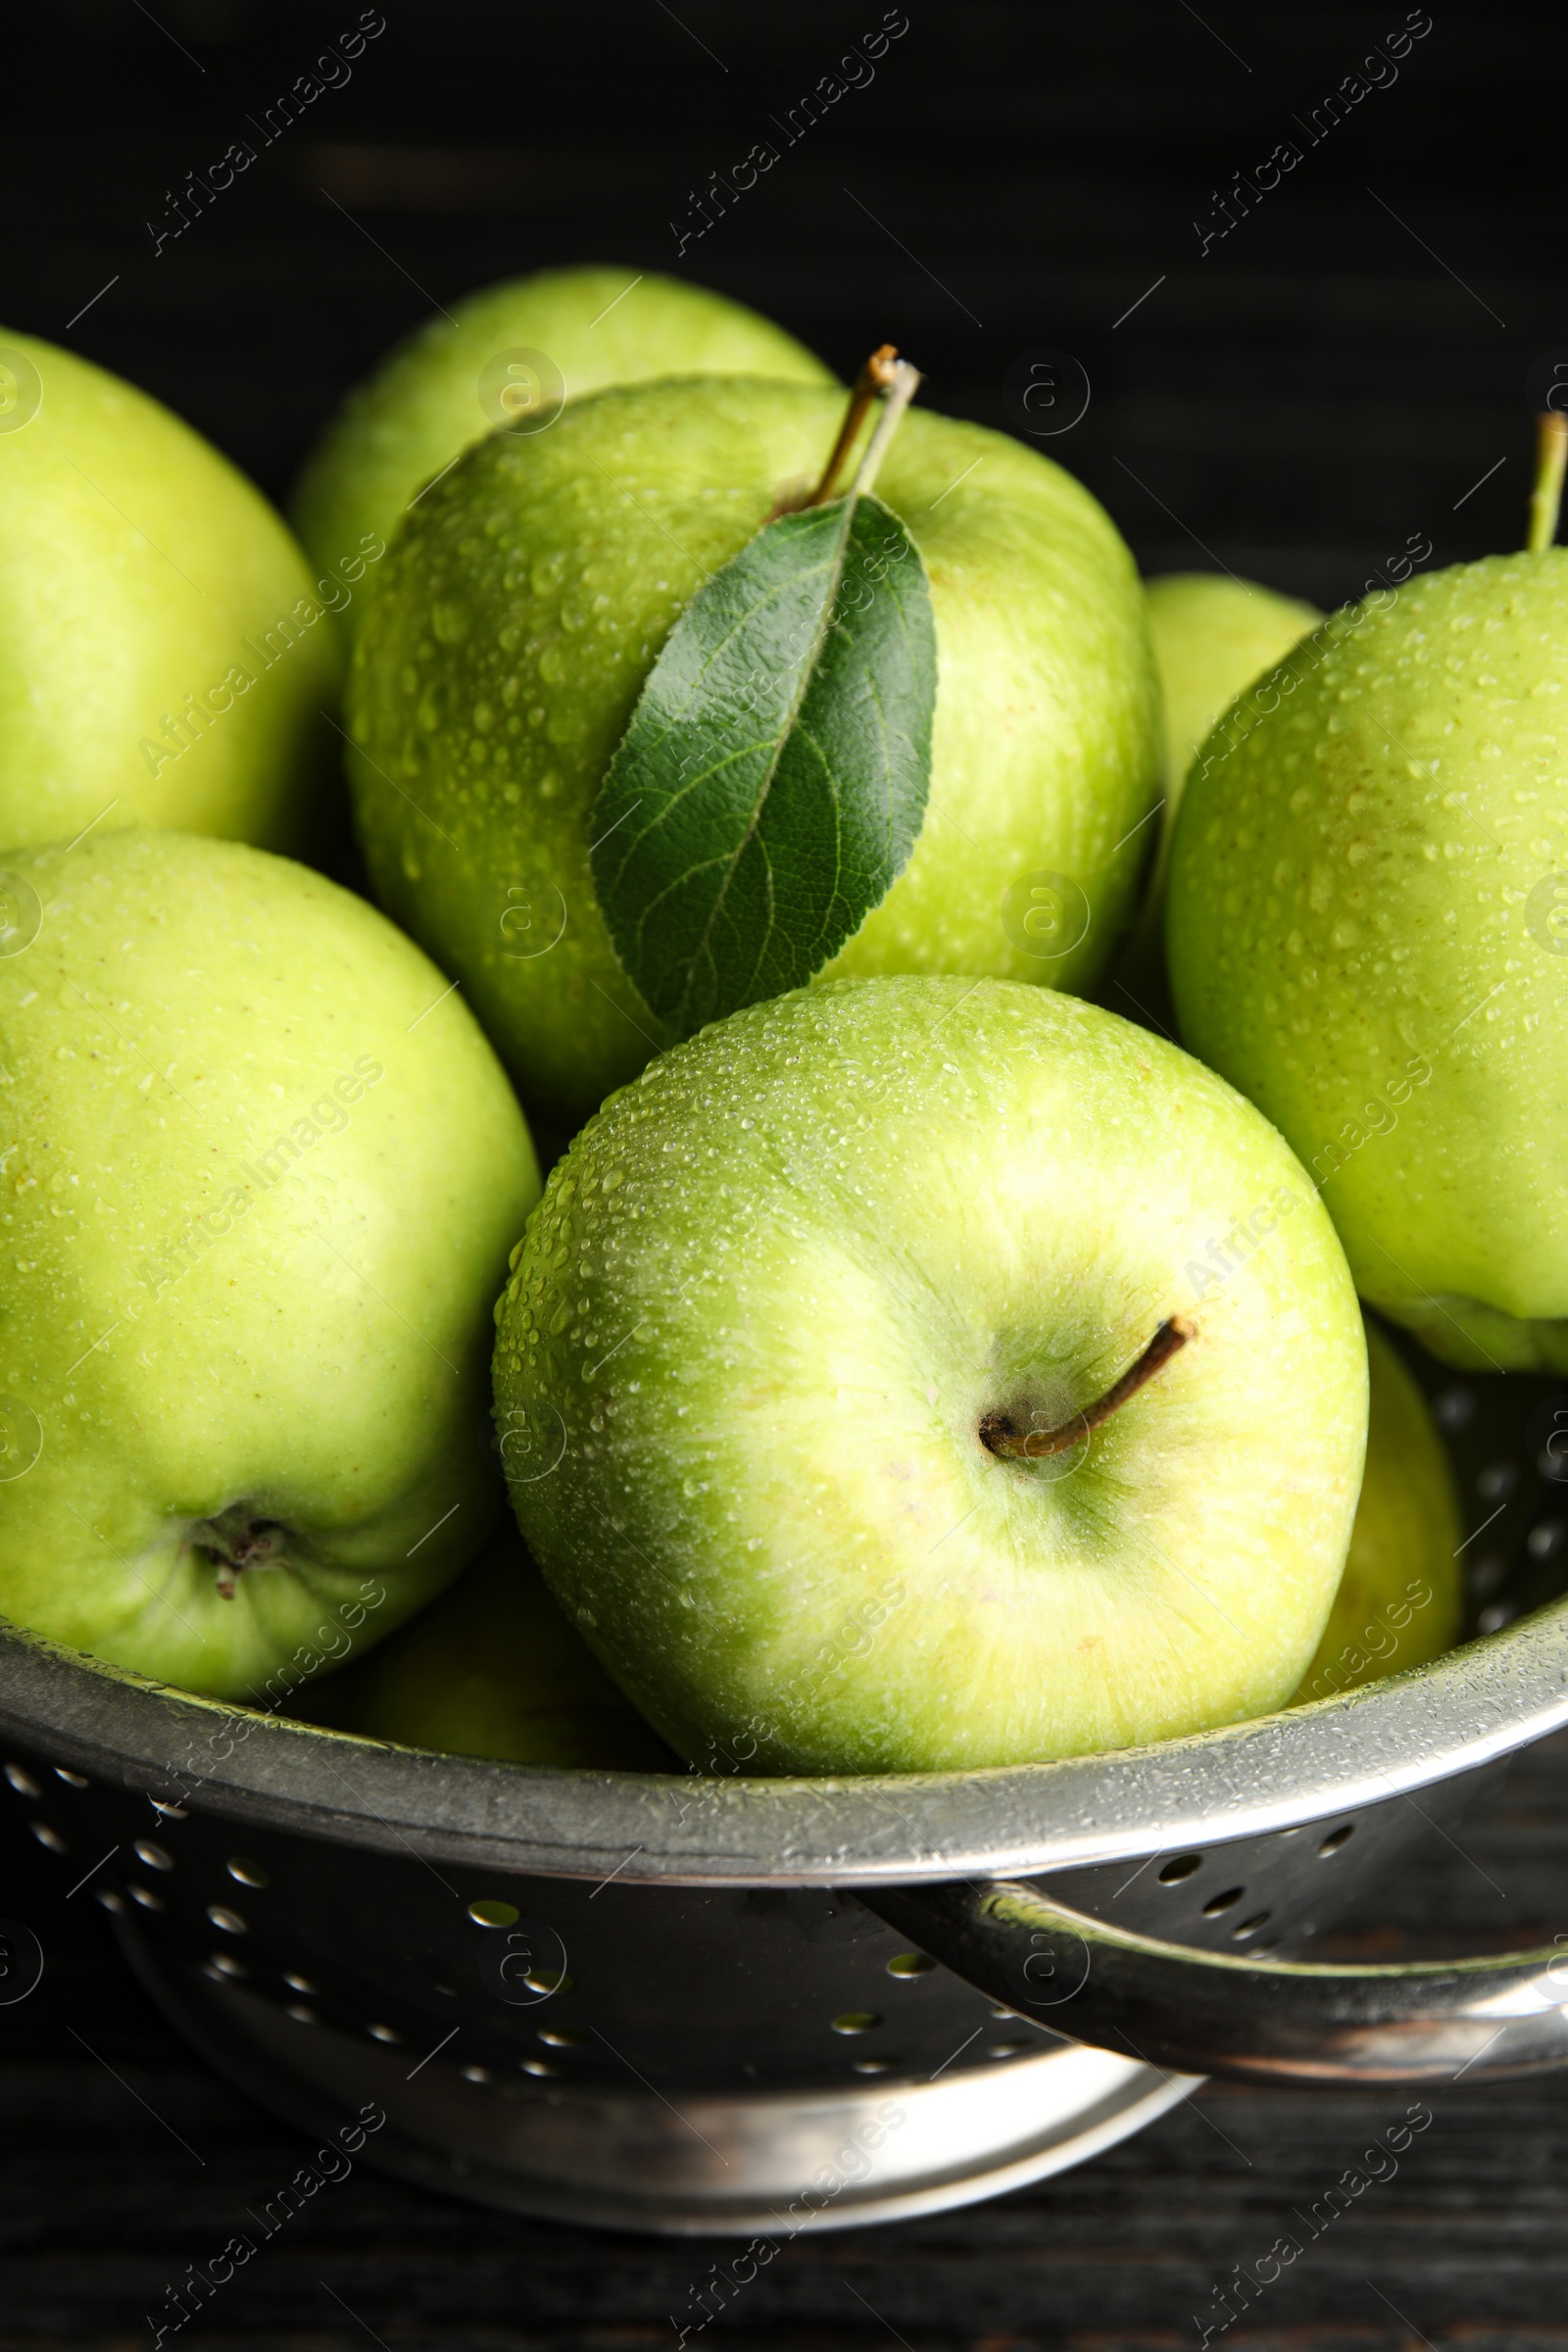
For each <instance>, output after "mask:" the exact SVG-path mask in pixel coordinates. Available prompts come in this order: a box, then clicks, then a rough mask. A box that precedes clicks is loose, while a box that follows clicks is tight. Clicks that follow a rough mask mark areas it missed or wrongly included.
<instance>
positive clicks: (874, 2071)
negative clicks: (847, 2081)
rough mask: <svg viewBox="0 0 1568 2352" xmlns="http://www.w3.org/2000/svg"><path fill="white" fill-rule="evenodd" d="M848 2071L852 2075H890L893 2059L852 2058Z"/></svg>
mask: <svg viewBox="0 0 1568 2352" xmlns="http://www.w3.org/2000/svg"><path fill="white" fill-rule="evenodd" d="M850 2072H851V2074H852V2075H890V2074H891V2073H892V2072H893V2061H892V2059H891V2058H853V2059H852V2060H851V2061H850Z"/></svg>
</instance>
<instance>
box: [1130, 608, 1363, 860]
mask: <svg viewBox="0 0 1568 2352" xmlns="http://www.w3.org/2000/svg"><path fill="white" fill-rule="evenodd" d="M1148 596H1149V626H1150V630H1151V633H1152V636H1153V640H1154V662H1155V666H1156V667H1157V669H1158V671H1159V687H1160V694H1161V696H1162V697H1163V700H1164V706H1165V775H1166V802H1165V809H1164V816H1165V830H1166V832H1167V835H1168V832H1169V828H1170V826H1171V825H1172V824H1173V823H1174V822H1175V817H1176V810H1177V809H1178V808H1179V807H1180V805H1181V794H1182V786H1183V784H1184V783H1185V782H1186V780H1187V770H1188V769H1189V767H1191V765H1192V763H1193V755H1194V753H1195V752H1196V751H1197V750H1198V747H1199V745H1200V744H1201V742H1202V740H1203V738H1204V736H1205V735H1206V734H1207V733H1208V731H1209V729H1210V728H1211V727H1212V726H1213V724H1214V721H1215V720H1216V719H1217V718H1218V717H1219V716H1220V713H1221V712H1222V711H1224V710H1225V708H1226V706H1227V705H1228V704H1230V703H1233V702H1234V701H1235V699H1236V697H1237V696H1238V695H1239V694H1240V693H1241V692H1242V690H1243V688H1244V687H1247V686H1250V684H1251V682H1252V680H1253V679H1254V678H1255V677H1259V676H1261V674H1262V672H1263V671H1264V670H1265V669H1272V668H1273V666H1274V664H1275V663H1276V662H1279V661H1281V660H1282V659H1283V657H1284V656H1285V655H1286V654H1288V653H1289V652H1290V650H1291V648H1292V646H1293V645H1296V644H1298V643H1299V640H1300V639H1301V638H1302V637H1304V636H1305V635H1306V632H1307V630H1308V629H1312V628H1316V626H1317V624H1318V622H1319V621H1320V620H1321V619H1322V617H1323V615H1322V613H1320V612H1319V611H1318V609H1317V607H1316V606H1315V605H1308V604H1304V603H1302V601H1301V600H1300V598H1299V597H1295V596H1281V595H1279V594H1278V593H1277V591H1276V590H1274V589H1272V588H1264V587H1261V586H1260V585H1259V584H1258V582H1257V581H1256V580H1239V579H1236V578H1234V577H1233V576H1232V574H1231V573H1229V572H1217V571H1171V572H1166V573H1165V574H1164V575H1163V576H1162V577H1160V578H1158V579H1153V580H1151V581H1150V582H1149V584H1148Z"/></svg>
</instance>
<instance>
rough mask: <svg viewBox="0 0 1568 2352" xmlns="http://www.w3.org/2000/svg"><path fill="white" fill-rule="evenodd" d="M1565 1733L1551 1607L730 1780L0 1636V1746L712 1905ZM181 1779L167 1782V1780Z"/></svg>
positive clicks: (1469, 1757)
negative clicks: (295, 1718)
mask: <svg viewBox="0 0 1568 2352" xmlns="http://www.w3.org/2000/svg"><path fill="white" fill-rule="evenodd" d="M1565 1722H1568V1600H1560V1601H1555V1602H1553V1603H1552V1604H1550V1605H1549V1606H1548V1607H1546V1608H1545V1609H1543V1610H1542V1611H1540V1612H1539V1613H1538V1614H1537V1615H1535V1616H1533V1617H1530V1618H1528V1619H1525V1620H1522V1621H1521V1622H1519V1623H1518V1624H1515V1625H1511V1626H1509V1627H1507V1628H1506V1629H1505V1630H1503V1631H1501V1632H1498V1633H1495V1634H1493V1635H1490V1636H1488V1637H1486V1638H1485V1639H1483V1640H1480V1641H1477V1642H1471V1643H1469V1644H1467V1645H1466V1646H1465V1647H1464V1648H1462V1649H1458V1650H1454V1651H1451V1652H1450V1653H1449V1654H1448V1655H1447V1656H1446V1657H1445V1658H1440V1659H1439V1660H1437V1662H1436V1663H1435V1664H1433V1665H1431V1666H1428V1667H1424V1668H1421V1669H1419V1670H1418V1671H1417V1672H1416V1673H1414V1674H1411V1675H1404V1676H1399V1677H1397V1678H1396V1679H1394V1680H1393V1681H1390V1682H1385V1683H1376V1684H1372V1685H1370V1686H1367V1687H1366V1688H1364V1689H1362V1690H1359V1691H1352V1692H1348V1693H1347V1694H1346V1695H1345V1696H1344V1697H1340V1698H1329V1699H1324V1700H1322V1701H1320V1702H1319V1703H1318V1704H1316V1705H1315V1706H1310V1707H1304V1708H1300V1709H1297V1710H1292V1711H1290V1712H1287V1713H1285V1714H1281V1715H1269V1716H1265V1717H1264V1718H1263V1719H1262V1720H1261V1721H1259V1722H1256V1723H1242V1724H1235V1725H1232V1726H1230V1727H1228V1728H1227V1729H1225V1730H1223V1731H1218V1732H1206V1733H1203V1734H1201V1735H1200V1736H1198V1737H1196V1738H1193V1739H1188V1740H1167V1741H1165V1742H1164V1743H1163V1744H1162V1745H1160V1746H1157V1747H1148V1748H1129V1749H1124V1750H1122V1751H1120V1752H1119V1753H1116V1754H1113V1755H1100V1756H1074V1757H1071V1758H1069V1759H1067V1760H1066V1761H1065V1762H1062V1763H1057V1764H1031V1765H1024V1766H1020V1767H1018V1768H1016V1769H1013V1770H1008V1771H996V1772H969V1773H911V1774H906V1775H897V1776H888V1777H886V1778H870V1777H868V1778H865V1779H859V1780H826V1779H824V1780H777V1781H763V1780H746V1779H738V1778H737V1779H724V1780H713V1779H705V1778H703V1777H702V1776H689V1777H680V1776H677V1775H674V1774H668V1775H660V1774H638V1773H606V1772H582V1771H549V1770H545V1769H536V1768H531V1767H527V1766H522V1765H504V1764H492V1763H485V1762H481V1761H478V1760H476V1759H473V1758H469V1757H463V1756H442V1757H436V1756H431V1755H426V1754H423V1753H420V1752H418V1751H417V1750H413V1749H407V1748H395V1747H387V1746H381V1745H377V1744H375V1743H373V1742H370V1741H367V1740H348V1739H346V1738H344V1737H342V1736H340V1735H337V1734H333V1733H327V1732H321V1731H319V1730H315V1729H312V1728H309V1727H304V1726H300V1725H296V1724H289V1723H286V1722H282V1721H279V1720H277V1719H276V1718H270V1717H265V1716H260V1715H251V1714H247V1712H246V1711H245V1710H243V1709H238V1710H236V1709H231V1708H224V1707H221V1706H219V1705H217V1704H215V1703H212V1702H210V1701H207V1700H203V1699H197V1698H191V1697H189V1696H187V1695H186V1694H184V1693H183V1692H177V1691H165V1690H161V1689H159V1688H158V1687H157V1686H155V1685H153V1684H150V1683H145V1682H141V1681H139V1680H137V1679H136V1678H135V1677H133V1676H129V1675H122V1674H118V1673H116V1672H114V1671H113V1670H111V1669H109V1668H106V1667H102V1666H99V1665H97V1664H96V1663H95V1662H93V1661H91V1660H88V1659H84V1658H83V1657H82V1656H81V1655H80V1654H79V1653H77V1652H73V1651H67V1650H63V1649H57V1648H54V1647H52V1646H51V1645H50V1644H48V1643H46V1642H40V1641H38V1640H36V1639H35V1638H34V1637H32V1636H30V1635H27V1634H25V1633H21V1632H18V1631H17V1630H15V1629H13V1628H6V1629H4V1631H0V1742H3V1741H5V1740H11V1741H12V1742H13V1743H16V1744H20V1745H22V1746H25V1747H26V1748H27V1749H29V1750H30V1751H31V1752H35V1753H38V1754H41V1755H43V1756H46V1757H48V1758H49V1759H50V1760H51V1761H59V1762H62V1763H68V1764H71V1763H73V1764H75V1765H77V1766H78V1767H79V1769H81V1770H82V1771H84V1772H87V1773H88V1774H90V1775H91V1776H92V1777H93V1778H94V1779H96V1780H104V1781H110V1782H116V1783H119V1784H120V1785H121V1786H123V1787H127V1788H136V1789H157V1788H159V1787H164V1788H169V1789H178V1788H181V1787H188V1788H191V1789H199V1790H200V1792H201V1799H202V1804H203V1808H204V1810H210V1811H213V1812H216V1813H221V1814H224V1815H226V1816H227V1817H228V1818H230V1819H232V1820H238V1821H248V1822H256V1823H265V1824H267V1825H269V1826H270V1827H274V1828H277V1829H286V1830H293V1831H295V1832H297V1833H300V1834H303V1835H308V1836H314V1837H318V1838H328V1839H337V1838H342V1839H345V1840H348V1841H349V1842H352V1843H354V1844H357V1845H366V1846H375V1847H380V1848H381V1849H382V1850H385V1851H397V1850H401V1851H403V1852H408V1851H410V1850H413V1851H414V1852H417V1853H421V1854H426V1855H428V1856H429V1857H430V1858H431V1859H435V1858H437V1857H439V1856H441V1855H446V1856H449V1857H455V1856H458V1855H462V1856H463V1857H464V1858H465V1859H466V1860H468V1861H470V1862H471V1863H472V1864H473V1865H474V1866H475V1867H476V1868H497V1869H507V1870H517V1871H523V1872H527V1873H531V1874H535V1875H540V1876H546V1877H562V1878H582V1879H590V1880H594V1881H598V1880H599V1879H602V1878H604V1877H605V1876H607V1874H608V1873H610V1872H611V1871H613V1872H614V1873H615V1874H616V1877H617V1880H618V1881H621V1882H624V1881H627V1880H631V1881H644V1882H657V1883H658V1884H660V1885H662V1886H685V1887H715V1886H724V1885H726V1884H728V1885H734V1884H737V1883H739V1884H741V1885H760V1884H766V1885H769V1886H775V1887H777V1886H797V1887H813V1886H815V1887H820V1886H831V1885H837V1886H843V1887H872V1886H875V1885H877V1884H879V1883H892V1884H907V1883H908V1882H910V1881H913V1880H917V1879H931V1880H941V1879H952V1878H972V1877H980V1876H988V1877H1006V1878H1011V1877H1018V1876H1034V1875H1036V1874H1038V1873H1040V1872H1043V1871H1050V1870H1065V1869H1071V1868H1073V1867H1075V1866H1077V1865H1081V1864H1086V1863H1094V1862H1107V1861H1114V1860H1116V1859H1118V1858H1120V1857H1121V1856H1124V1855H1125V1856H1129V1857H1133V1858H1139V1857H1141V1856H1143V1855H1145V1854H1147V1853H1149V1852H1150V1851H1151V1850H1152V1847H1153V1846H1164V1847H1169V1846H1173V1845H1177V1844H1180V1845H1184V1846H1194V1847H1201V1846H1205V1845H1208V1844H1212V1843H1214V1842H1215V1841H1216V1840H1219V1839H1223V1838H1241V1837H1253V1836H1257V1835H1259V1834H1261V1833H1263V1832H1266V1831H1270V1830H1276V1829H1288V1828H1290V1827H1291V1826H1292V1825H1293V1824H1296V1823H1299V1822H1301V1821H1307V1820H1317V1819H1320V1818H1321V1817H1322V1816H1323V1815H1325V1814H1328V1813H1333V1812H1341V1811H1346V1810H1354V1809H1359V1808H1361V1807H1364V1806H1368V1805H1372V1804H1376V1803H1378V1802H1379V1801H1381V1800H1383V1799H1385V1798H1390V1797H1396V1796H1397V1795H1399V1794H1401V1793H1402V1792H1404V1791H1407V1790H1416V1789H1424V1788H1426V1787H1428V1786H1430V1785H1431V1784H1433V1783H1435V1782H1438V1781H1442V1780H1446V1778H1447V1777H1448V1776H1449V1775H1451V1774H1453V1773H1455V1772H1461V1771H1466V1770H1469V1769H1471V1768H1473V1767H1475V1766H1476V1765H1479V1764H1482V1763H1485V1762H1488V1761H1490V1760H1491V1759H1492V1758H1495V1757H1499V1756H1504V1755H1507V1754H1509V1753H1511V1752H1512V1750H1513V1749H1515V1748H1517V1747H1522V1746H1524V1745H1525V1744H1526V1743H1527V1742H1529V1741H1530V1740H1539V1739H1541V1738H1543V1737H1544V1735H1545V1734H1546V1733H1547V1732H1550V1731H1554V1730H1556V1728H1557V1727H1558V1726H1559V1725H1560V1724H1562V1723H1565ZM182 1776H183V1777H182Z"/></svg>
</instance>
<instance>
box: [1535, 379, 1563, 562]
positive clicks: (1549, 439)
mask: <svg viewBox="0 0 1568 2352" xmlns="http://www.w3.org/2000/svg"><path fill="white" fill-rule="evenodd" d="M1565 461H1568V417H1565V416H1564V415H1563V413H1562V411H1561V410H1560V409H1543V411H1542V412H1541V415H1540V416H1539V417H1537V418H1536V486H1535V488H1534V489H1533V490H1532V491H1531V493H1530V539H1529V542H1528V544H1529V548H1530V553H1531V554H1532V555H1533V556H1539V555H1542V554H1544V552H1545V550H1546V549H1547V548H1548V547H1550V546H1551V544H1552V542H1553V540H1554V539H1555V538H1556V536H1557V510H1558V508H1559V507H1560V506H1561V505H1562V475H1563V465H1564V462H1565Z"/></svg>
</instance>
